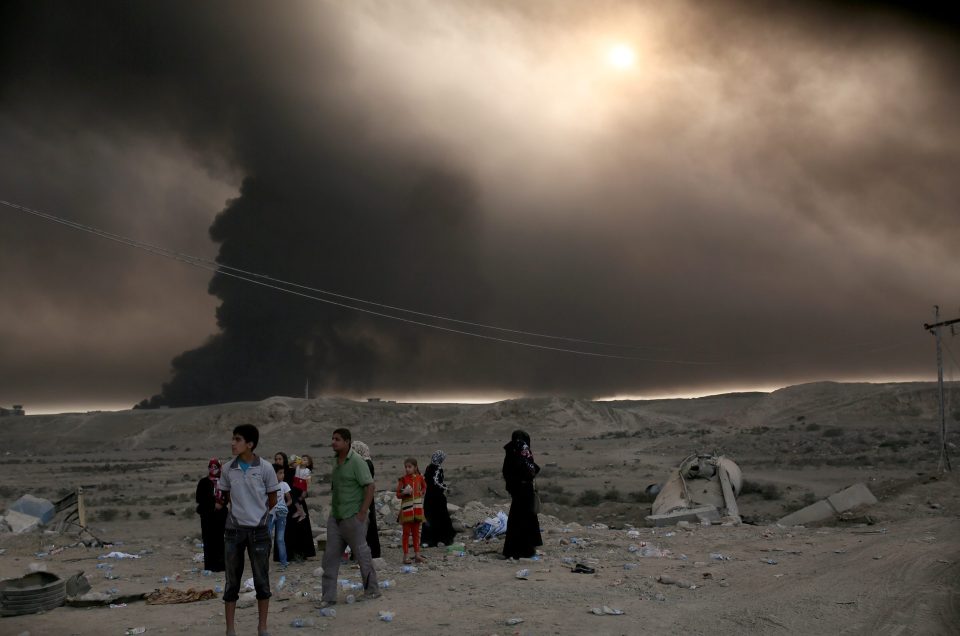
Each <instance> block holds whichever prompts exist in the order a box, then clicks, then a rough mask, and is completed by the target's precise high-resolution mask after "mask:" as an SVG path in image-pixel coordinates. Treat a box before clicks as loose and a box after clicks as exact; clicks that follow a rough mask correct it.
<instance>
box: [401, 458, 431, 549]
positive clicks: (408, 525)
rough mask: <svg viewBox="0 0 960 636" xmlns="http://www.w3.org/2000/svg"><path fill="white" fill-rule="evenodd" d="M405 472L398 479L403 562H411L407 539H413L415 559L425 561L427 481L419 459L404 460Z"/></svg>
mask: <svg viewBox="0 0 960 636" xmlns="http://www.w3.org/2000/svg"><path fill="white" fill-rule="evenodd" d="M403 469H404V471H405V474H404V475H403V477H401V478H400V479H398V480H397V498H398V499H400V514H399V515H397V521H399V522H400V523H401V524H403V538H402V544H401V545H402V546H403V562H404V563H405V564H409V563H410V551H409V548H408V547H407V539H413V553H414V559H413V560H414V561H416V562H417V563H423V562H424V561H425V560H426V559H424V558H423V557H422V556H420V524H421V523H423V519H424V516H423V493H424V491H426V489H427V483H426V482H425V481H424V479H423V475H421V474H420V468H419V467H418V466H417V460H416V459H414V458H413V457H408V458H406V459H405V460H403Z"/></svg>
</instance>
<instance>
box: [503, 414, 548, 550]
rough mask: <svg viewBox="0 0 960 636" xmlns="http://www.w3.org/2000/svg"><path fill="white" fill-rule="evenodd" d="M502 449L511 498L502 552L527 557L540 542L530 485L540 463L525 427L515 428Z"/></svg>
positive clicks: (541, 542)
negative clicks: (534, 456) (524, 429)
mask: <svg viewBox="0 0 960 636" xmlns="http://www.w3.org/2000/svg"><path fill="white" fill-rule="evenodd" d="M503 450H504V451H505V455H504V458H503V479H504V481H506V485H507V492H509V493H510V497H511V498H512V500H511V502H510V515H509V517H508V518H507V537H506V540H505V541H504V542H503V556H505V557H507V558H513V559H522V558H529V557H532V556H534V555H535V554H536V553H537V546H541V545H543V539H542V538H541V537H540V522H539V520H538V519H537V513H536V512H535V511H534V496H535V492H534V489H533V479H534V477H536V476H537V473H539V472H540V467H539V466H537V464H536V462H534V461H533V453H532V452H531V451H530V436H529V435H528V434H527V433H526V432H525V431H521V430H516V431H514V432H513V435H512V436H511V438H510V441H509V442H508V443H507V444H506V445H504V447H503Z"/></svg>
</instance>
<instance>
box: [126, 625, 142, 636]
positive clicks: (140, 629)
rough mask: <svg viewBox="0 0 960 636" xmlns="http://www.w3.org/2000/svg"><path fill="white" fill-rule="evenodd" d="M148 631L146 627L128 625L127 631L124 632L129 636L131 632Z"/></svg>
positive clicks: (140, 632)
mask: <svg viewBox="0 0 960 636" xmlns="http://www.w3.org/2000/svg"><path fill="white" fill-rule="evenodd" d="M146 631H147V628H146V627H128V628H127V631H125V632H124V633H125V634H128V636H129V635H130V634H143V633H144V632H146Z"/></svg>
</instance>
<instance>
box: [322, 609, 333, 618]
mask: <svg viewBox="0 0 960 636" xmlns="http://www.w3.org/2000/svg"><path fill="white" fill-rule="evenodd" d="M320 616H326V617H328V618H336V617H337V610H335V609H333V608H332V607H322V608H320Z"/></svg>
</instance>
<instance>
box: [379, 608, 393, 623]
mask: <svg viewBox="0 0 960 636" xmlns="http://www.w3.org/2000/svg"><path fill="white" fill-rule="evenodd" d="M377 618H379V619H380V620H382V621H383V622H385V623H389V622H390V621H392V620H393V612H391V611H388V610H380V611H379V612H377Z"/></svg>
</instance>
